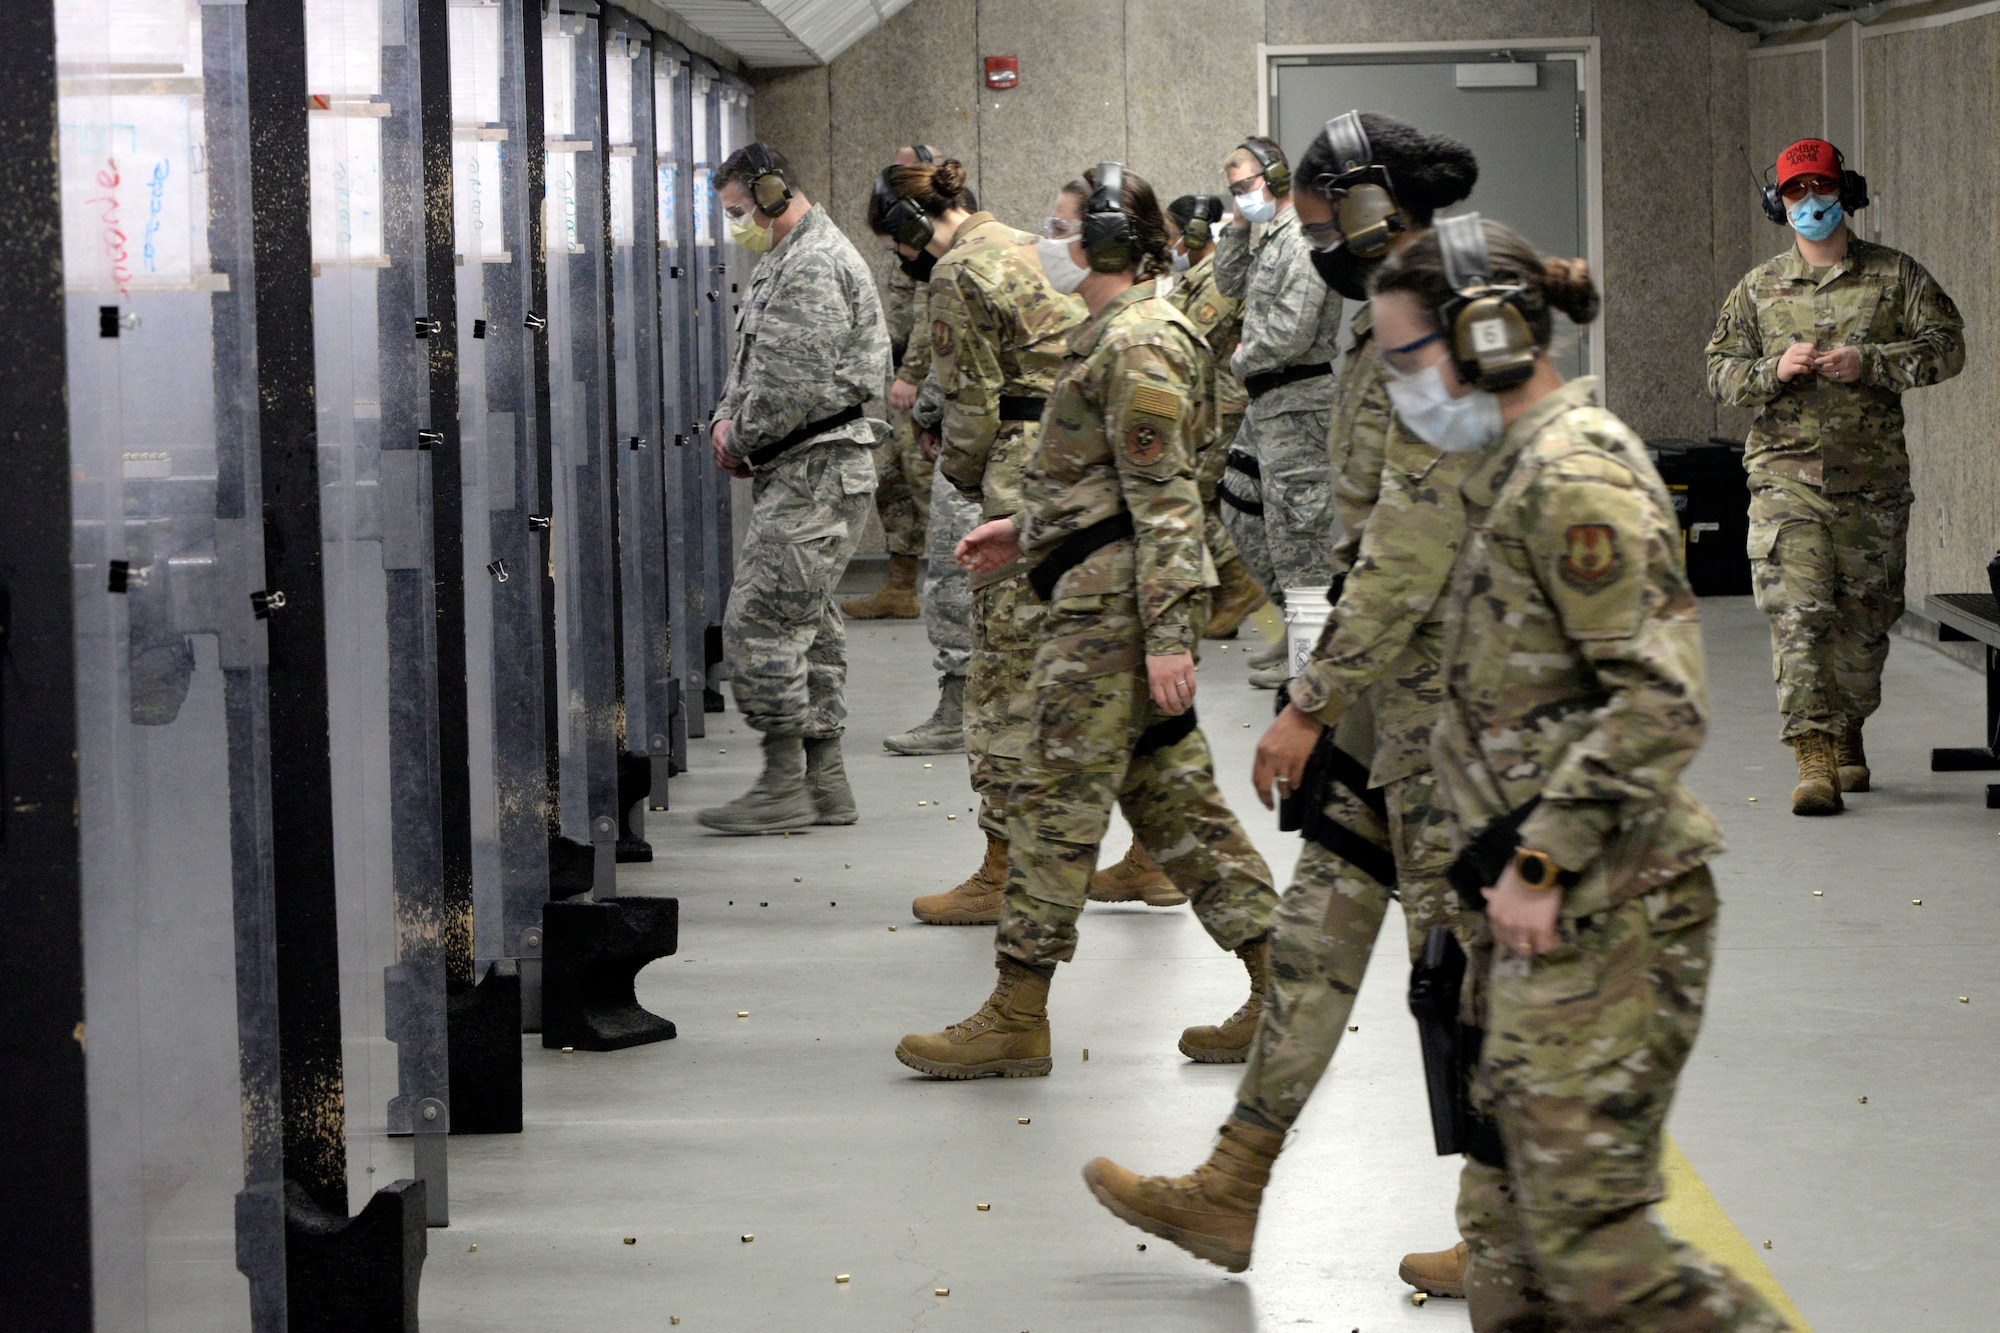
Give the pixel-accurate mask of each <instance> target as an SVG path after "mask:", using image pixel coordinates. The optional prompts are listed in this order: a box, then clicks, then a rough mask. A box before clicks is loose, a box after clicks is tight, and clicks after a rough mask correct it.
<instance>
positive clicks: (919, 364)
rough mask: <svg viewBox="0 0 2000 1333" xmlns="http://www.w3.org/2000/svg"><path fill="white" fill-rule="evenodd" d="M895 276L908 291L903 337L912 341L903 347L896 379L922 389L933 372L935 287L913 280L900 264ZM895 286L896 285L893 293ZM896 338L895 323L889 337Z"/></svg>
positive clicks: (890, 329) (892, 285)
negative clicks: (932, 344)
mask: <svg viewBox="0 0 2000 1333" xmlns="http://www.w3.org/2000/svg"><path fill="white" fill-rule="evenodd" d="M895 273H896V281H898V282H901V283H902V284H903V285H904V286H905V287H906V288H908V290H907V292H905V294H904V295H903V297H902V300H903V311H904V324H903V337H904V338H905V339H907V340H908V341H907V343H906V345H905V346H904V348H903V357H902V360H900V361H898V362H897V363H896V378H897V379H899V380H902V381H904V382H905V383H908V384H914V385H916V386H917V387H918V388H919V389H921V388H922V387H923V383H924V380H925V379H926V378H928V377H929V375H930V373H931V340H930V327H931V314H930V311H931V285H930V284H929V283H928V282H925V283H919V282H917V281H915V280H914V279H912V278H911V277H910V276H909V275H907V274H906V273H904V272H903V268H902V265H900V264H898V265H897V266H896V270H895ZM893 287H894V284H893V283H892V284H891V288H892V290H893ZM919 331H920V332H919ZM895 336H896V330H895V325H894V324H891V325H890V328H889V337H890V338H891V339H892V340H893V339H894V338H895Z"/></svg>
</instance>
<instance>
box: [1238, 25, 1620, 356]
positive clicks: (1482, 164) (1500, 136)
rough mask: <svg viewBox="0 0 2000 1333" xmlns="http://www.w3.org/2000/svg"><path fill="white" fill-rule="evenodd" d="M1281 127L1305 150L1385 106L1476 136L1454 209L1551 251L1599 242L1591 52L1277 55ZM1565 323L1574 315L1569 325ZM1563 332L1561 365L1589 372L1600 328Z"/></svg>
mask: <svg viewBox="0 0 2000 1333" xmlns="http://www.w3.org/2000/svg"><path fill="white" fill-rule="evenodd" d="M1271 63H1272V68H1271V90H1272V95H1271V124H1272V125H1273V126H1274V127H1275V130H1274V134H1273V137H1274V138H1276V139H1277V140H1278V142H1279V143H1280V144H1281V145H1283V146H1284V149H1285V151H1286V153H1287V154H1289V155H1291V157H1292V158H1293V159H1294V160H1296V159H1297V157H1298V155H1299V154H1300V153H1303V152H1304V151H1305V149H1306V145H1307V144H1309V143H1311V142H1312V139H1313V136H1314V135H1316V134H1318V133H1319V132H1320V128H1321V127H1322V126H1323V125H1325V123H1326V122H1327V121H1328V120H1330V119H1332V118H1333V117H1335V116H1337V115H1340V114H1341V113H1342V112H1344V111H1349V110H1357V109H1358V110H1361V111H1375V112H1380V113H1381V114H1383V115H1387V116H1393V117H1395V118H1396V119H1397V120H1401V121H1404V122H1406V123H1408V124H1411V125H1414V126H1416V127H1417V128H1419V129H1422V130H1424V131H1426V132H1429V133H1433V134H1448V135H1450V136H1452V137H1453V138H1455V139H1459V140H1461V141H1463V142H1464V143H1466V144H1468V145H1470V146H1471V148H1472V151H1473V152H1474V153H1475V154H1476V155H1477V156H1478V158H1479V184H1478V187H1477V188H1476V189H1475V190H1474V191H1473V193H1472V197H1471V198H1470V199H1468V200H1467V201H1466V202H1465V203H1464V204H1462V205H1460V206H1458V207H1456V208H1452V209H1447V210H1446V213H1447V214H1451V213H1462V212H1467V211H1477V212H1479V213H1482V214H1484V215H1485V216H1487V217H1489V218H1495V219H1498V220H1499V221H1501V222H1505V223H1506V224H1507V225H1508V226H1510V227H1513V228H1514V229H1515V230H1516V231H1519V232H1520V233H1521V234H1522V235H1523V236H1525V237H1527V238H1528V240H1529V241H1531V242H1532V243H1533V244H1534V245H1535V247H1536V248H1537V249H1539V250H1540V251H1541V252H1542V253H1543V254H1545V255H1554V256H1563V257H1569V256H1579V255H1580V256H1586V257H1588V256H1589V255H1590V253H1591V251H1590V197H1589V183H1590V172H1589V153H1588V151H1587V147H1588V141H1587V133H1588V129H1589V127H1588V124H1587V118H1586V115H1585V109H1586V105H1587V97H1586V89H1585V87H1584V86H1583V82H1584V80H1583V75H1584V70H1585V61H1584V57H1583V55H1582V54H1581V53H1569V52H1545V51H1544V52H1532V51H1515V52H1504V51H1503V52H1498V53H1495V52H1492V51H1480V52H1477V53H1473V52H1451V51H1408V52H1393V53H1362V54H1356V53H1333V54H1327V55H1310V56H1307V55H1285V56H1276V57H1273V58H1272V62H1271ZM1565 327H1567V326H1565ZM1573 332H1574V333H1575V334H1576V337H1575V339H1574V340H1573V341H1572V340H1571V339H1570V338H1569V337H1567V336H1559V337H1558V340H1557V345H1556V348H1555V361H1556V366H1557V368H1558V369H1560V370H1561V371H1562V372H1563V374H1564V375H1566V376H1575V375H1581V374H1587V373H1589V370H1590V367H1591V366H1592V364H1593V361H1592V341H1593V339H1594V337H1595V332H1594V330H1592V329H1590V328H1582V329H1575V330H1573Z"/></svg>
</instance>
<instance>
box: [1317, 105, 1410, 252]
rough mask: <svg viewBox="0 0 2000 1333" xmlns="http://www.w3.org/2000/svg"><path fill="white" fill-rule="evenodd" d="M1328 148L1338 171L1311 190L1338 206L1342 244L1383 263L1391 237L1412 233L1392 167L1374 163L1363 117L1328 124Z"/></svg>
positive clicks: (1353, 113)
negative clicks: (1398, 200)
mask: <svg viewBox="0 0 2000 1333" xmlns="http://www.w3.org/2000/svg"><path fill="white" fill-rule="evenodd" d="M1326 145H1327V147H1328V148H1329V149H1331V150H1332V151H1333V161H1334V168H1335V169H1334V171H1333V172H1332V174H1330V175H1326V176H1321V177H1320V178H1319V179H1318V180H1316V181H1314V182H1313V188H1314V189H1315V191H1316V192H1318V193H1319V194H1320V195H1321V196H1322V197H1324V198H1325V199H1326V201H1327V202H1328V203H1330V204H1332V205H1333V206H1334V217H1335V220H1336V221H1337V222H1338V223H1339V225H1340V235H1341V238H1342V241H1343V243H1344V244H1345V245H1346V246H1347V248H1348V250H1349V251H1351V252H1352V253H1353V254H1354V255H1355V257H1356V258H1359V259H1380V258H1381V257H1382V256H1383V255H1385V254H1388V253H1389V241H1390V238H1391V237H1393V236H1395V235H1397V234H1398V233H1400V232H1404V231H1408V230H1409V227H1410V220H1409V219H1408V218H1407V217H1405V216H1404V214H1403V210H1402V207H1401V206H1400V205H1399V204H1398V203H1397V202H1396V187H1395V185H1394V184H1393V183H1392V182H1391V181H1390V179H1389V169H1388V168H1387V167H1384V166H1382V165H1380V164H1378V163H1377V162H1376V161H1375V152H1374V149H1373V148H1372V147H1371V146H1370V145H1369V143H1368V131H1367V130H1366V129H1365V128H1364V127H1363V126H1362V124H1361V113H1360V112H1359V111H1349V112H1348V113H1347V114H1345V115H1342V116H1336V117H1334V118H1333V119H1332V120H1329V121H1328V122H1327V123H1326Z"/></svg>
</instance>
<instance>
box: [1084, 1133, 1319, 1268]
mask: <svg viewBox="0 0 2000 1333" xmlns="http://www.w3.org/2000/svg"><path fill="white" fill-rule="evenodd" d="M1284 1146H1285V1135H1284V1132H1283V1131H1281V1130H1276V1129H1264V1128H1262V1127H1261V1126H1258V1125H1253V1124H1251V1123H1250V1122H1249V1121H1247V1120H1238V1119H1236V1118H1235V1117H1234V1116H1231V1117H1230V1119H1229V1122H1228V1123H1227V1124H1225V1125H1224V1126H1223V1127H1222V1138H1221V1139H1220V1140H1219V1141H1218V1142H1217V1143H1216V1145H1215V1151H1214V1152H1212V1153H1210V1154H1209V1155H1208V1160H1207V1161H1206V1162H1203V1163H1202V1164H1201V1165H1200V1166H1198V1167H1196V1168H1195V1169H1194V1171H1193V1173H1192V1174H1190V1175H1185V1176H1139V1175H1134V1174H1133V1173H1132V1172H1130V1171H1127V1170H1126V1169H1125V1168H1124V1167H1122V1166H1120V1165H1118V1163H1116V1162H1114V1161H1112V1160H1110V1159H1109V1158H1106V1157H1093V1158H1091V1159H1090V1161H1088V1162H1086V1163H1085V1164H1084V1168H1083V1183H1084V1184H1086V1185H1088V1186H1090V1192H1091V1193H1092V1194H1094V1195H1096V1196H1097V1201H1098V1202H1099V1203H1101V1204H1103V1205H1104V1206H1105V1207H1106V1208H1109V1209H1110V1210H1111V1211H1112V1212H1113V1213H1114V1214H1115V1215H1116V1216H1118V1217H1119V1218H1120V1219H1122V1220H1123V1221H1126V1222H1130V1223H1131V1224H1132V1225H1133V1226H1135V1227H1137V1228H1139V1230H1141V1231H1143V1232H1145V1233H1146V1234H1147V1235H1150V1236H1158V1237H1160V1238H1161V1239H1162V1240H1170V1241H1172V1242H1173V1243H1174V1244H1176V1245H1178V1246H1180V1247H1181V1248H1182V1249H1184V1250H1186V1251H1187V1252H1188V1253H1189V1254H1192V1255H1194V1256H1195V1257H1196V1258H1198V1259H1206V1260H1208V1261H1209V1262H1210V1263H1212V1264H1220V1265H1221V1266H1222V1267H1224V1268H1226V1269H1228V1270H1229V1271H1230V1272H1232V1273H1240V1272H1242V1271H1243V1270H1244V1269H1246V1268H1248V1267H1249V1266H1250V1242H1251V1241H1252V1240H1253V1239H1254V1238H1255V1237H1256V1234H1257V1206H1258V1204H1259V1203H1261V1202H1262V1201H1263V1198H1264V1186H1265V1185H1266V1184H1267V1183H1269V1181H1270V1179H1271V1163H1272V1162H1275V1161H1276V1160H1277V1159H1278V1150H1279V1149H1280V1148H1282V1147H1284Z"/></svg>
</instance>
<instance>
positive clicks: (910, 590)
mask: <svg viewBox="0 0 2000 1333" xmlns="http://www.w3.org/2000/svg"><path fill="white" fill-rule="evenodd" d="M927 287H928V284H920V283H918V282H917V281H916V279H914V278H912V277H911V276H910V274H909V273H908V272H907V271H905V269H904V267H903V266H902V265H901V264H898V263H894V262H892V263H891V265H890V268H889V276H888V278H887V280H886V281H885V282H884V283H883V298H882V311H883V317H884V319H885V320H886V322H887V323H888V326H889V350H890V356H891V358H892V360H893V362H894V366H895V381H892V382H891V391H892V392H894V391H895V388H894V386H895V383H896V382H901V383H902V384H904V385H906V386H907V389H906V390H905V391H908V390H914V389H917V388H920V387H921V386H922V385H923V382H924V377H925V375H926V374H927V373H928V371H929V370H930V339H929V338H928V337H921V338H918V339H917V340H916V342H915V344H914V345H912V344H911V342H910V337H911V329H912V328H913V327H915V328H923V329H928V328H929V327H930V319H929V317H928V315H927V313H926V311H927V306H928V302H927V301H926V288H927ZM932 471H933V468H932V465H931V461H930V460H929V459H927V458H925V457H924V454H923V450H922V449H920V448H919V447H918V444H917V431H916V427H915V425H914V424H913V423H912V422H911V420H910V414H909V413H908V412H893V416H892V422H891V430H890V434H889V438H888V439H886V440H884V441H883V442H882V443H881V444H878V445H876V446H875V512H876V513H877V514H878V515H880V516H881V519H882V541H883V545H884V547H885V548H886V549H887V550H888V552H889V575H888V577H887V578H886V579H885V580H884V581H883V584H882V586H881V587H880V588H878V589H876V590H875V591H874V592H872V593H870V594H868V595H867V596H866V597H858V598H855V599H853V600H851V601H848V602H844V603H842V605H841V610H843V611H845V612H846V613H847V614H848V615H850V616H853V617H854V618H856V619H857V620H882V619H888V620H900V619H907V618H909V617H910V616H912V615H915V614H917V612H918V600H917V574H918V561H920V560H922V559H923V556H924V543H925V534H926V532H927V531H928V529H929V526H930V507H931V474H932Z"/></svg>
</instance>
